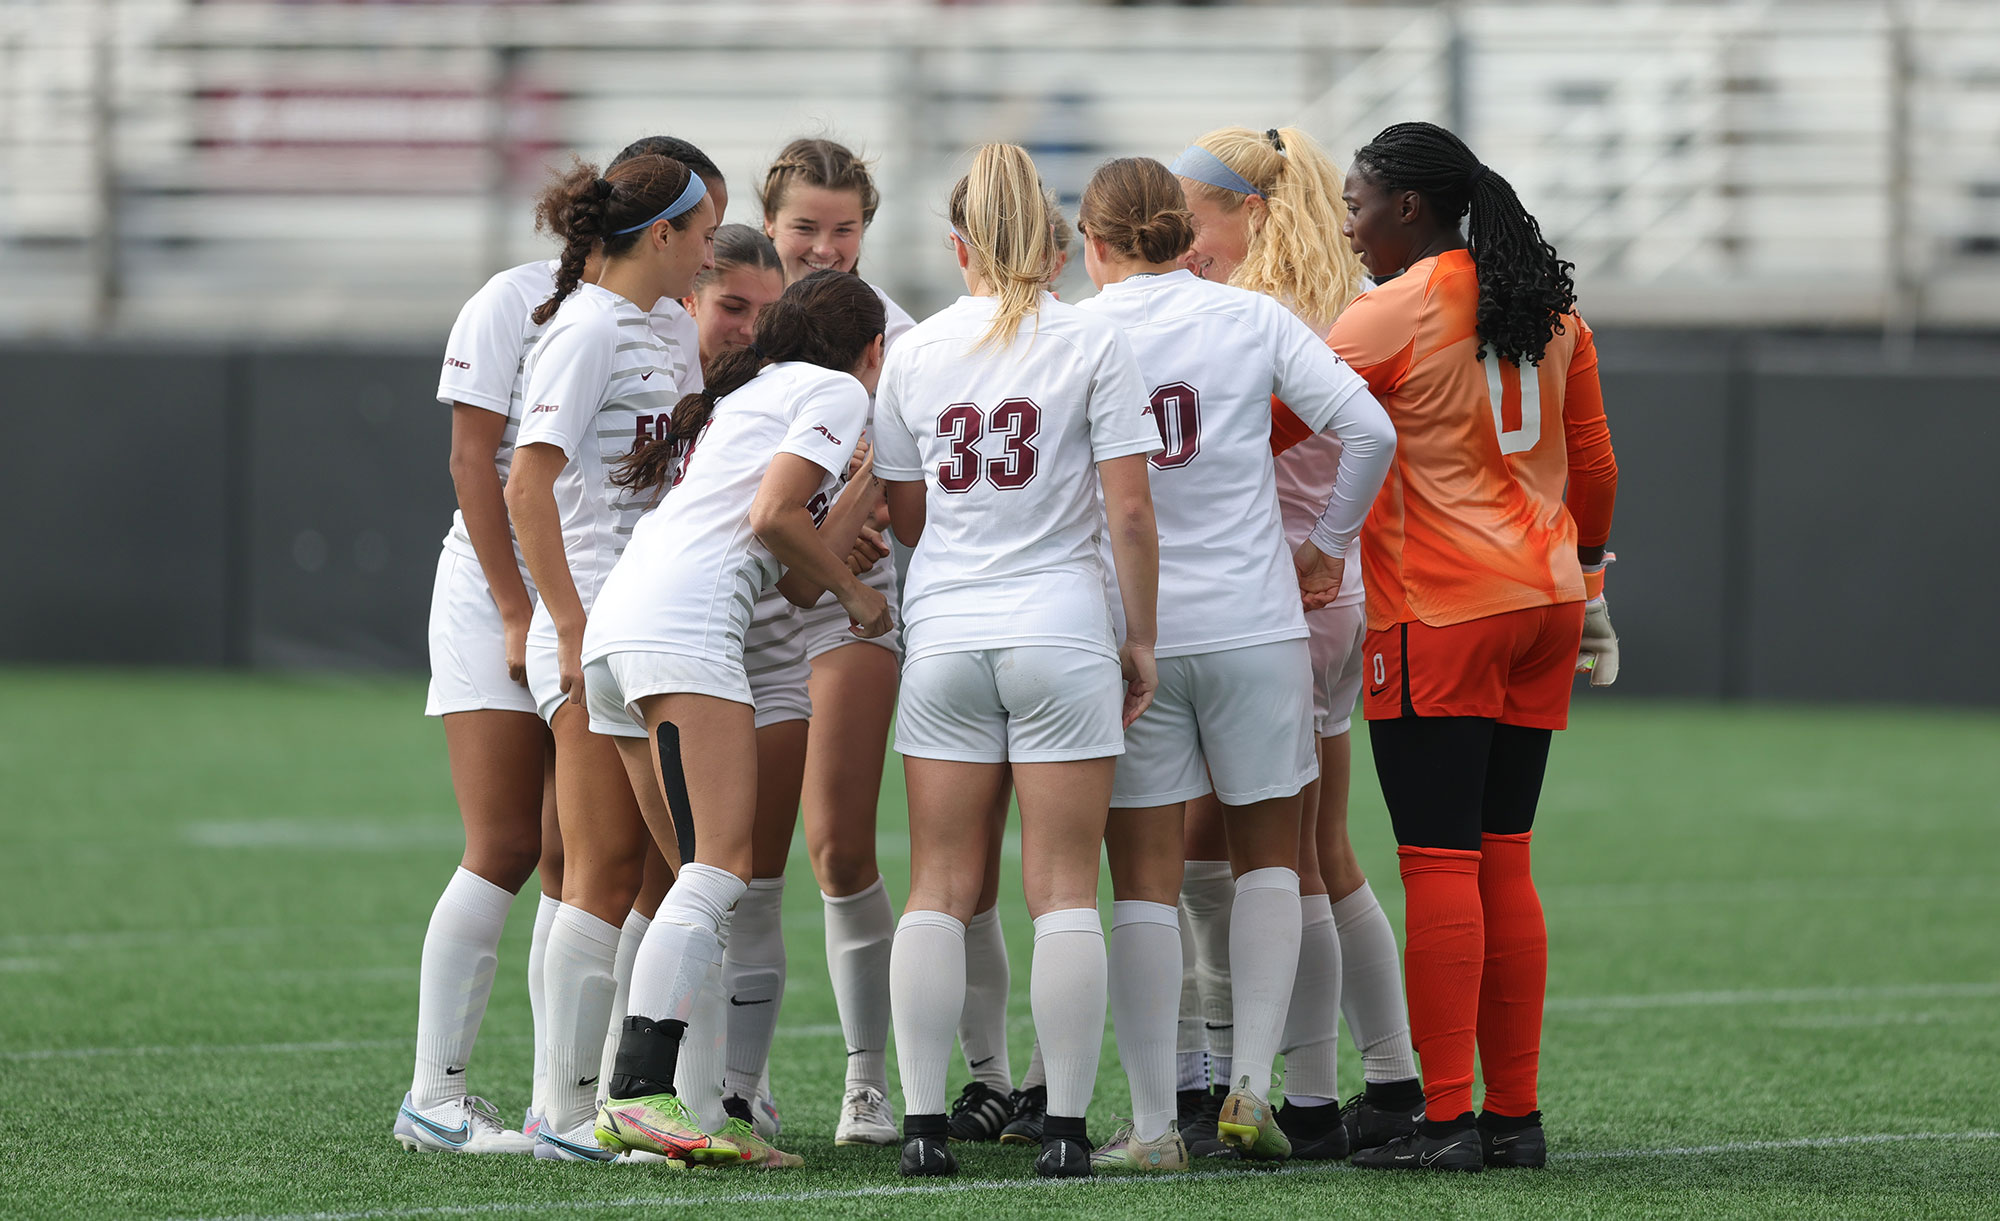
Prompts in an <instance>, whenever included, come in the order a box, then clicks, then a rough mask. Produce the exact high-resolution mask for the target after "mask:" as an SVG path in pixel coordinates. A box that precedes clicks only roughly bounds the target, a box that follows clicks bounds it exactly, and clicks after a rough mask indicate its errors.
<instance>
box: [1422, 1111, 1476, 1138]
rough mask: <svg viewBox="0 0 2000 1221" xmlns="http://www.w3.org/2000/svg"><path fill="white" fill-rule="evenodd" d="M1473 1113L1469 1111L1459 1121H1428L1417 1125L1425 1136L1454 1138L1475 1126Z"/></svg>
mask: <svg viewBox="0 0 2000 1221" xmlns="http://www.w3.org/2000/svg"><path fill="white" fill-rule="evenodd" d="M1473 1123H1474V1121H1473V1118H1472V1112H1471V1111H1467V1112H1466V1113H1465V1114H1463V1115H1460V1116H1459V1117H1458V1118H1457V1119H1445V1120H1436V1119H1426V1120H1424V1122H1422V1123H1420V1124H1418V1125H1417V1131H1419V1132H1421V1133H1423V1134H1424V1135H1425V1136H1453V1135H1456V1134H1457V1133H1460V1132H1463V1131H1464V1130H1465V1129H1467V1128H1470V1127H1472V1126H1473Z"/></svg>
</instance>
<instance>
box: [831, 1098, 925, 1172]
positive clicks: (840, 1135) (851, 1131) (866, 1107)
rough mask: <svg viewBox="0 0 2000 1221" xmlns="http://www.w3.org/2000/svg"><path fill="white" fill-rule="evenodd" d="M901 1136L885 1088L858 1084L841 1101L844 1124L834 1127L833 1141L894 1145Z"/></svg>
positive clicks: (848, 1145) (841, 1121)
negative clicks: (890, 1111) (880, 1088)
mask: <svg viewBox="0 0 2000 1221" xmlns="http://www.w3.org/2000/svg"><path fill="white" fill-rule="evenodd" d="M899 1135H900V1134H899V1133H898V1132H897V1131H896V1117H895V1116H894V1115H892V1114H890V1113H889V1100H888V1099H886V1098H884V1097H882V1091H881V1090H878V1089H876V1088H875V1087H874V1086H872V1085H857V1086H854V1087H853V1088H852V1089H850V1090H848V1091H847V1096H846V1097H844V1098H842V1099H841V1100H840V1123H839V1124H838V1125H837V1126H836V1127H835V1128H834V1130H833V1143H834V1144H835V1145H836V1146H837V1147H839V1148H843V1149H844V1148H848V1147H850V1146H854V1145H881V1146H886V1145H893V1144H895V1143H896V1141H897V1138H898V1137H899ZM954 1164H955V1163H954ZM905 1173H910V1172H908V1171H906V1172H905Z"/></svg>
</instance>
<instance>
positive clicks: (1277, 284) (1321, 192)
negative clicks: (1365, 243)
mask: <svg viewBox="0 0 2000 1221" xmlns="http://www.w3.org/2000/svg"><path fill="white" fill-rule="evenodd" d="M1195 143H1196V144H1197V145H1200V146H1201V147H1202V148H1205V149H1207V150H1208V151H1209V152H1210V153H1213V154H1214V155H1215V156H1216V158H1217V159H1219V160H1220V161H1221V162H1222V163H1223V164H1224V165H1226V166H1228V167H1229V168H1230V169H1231V170H1234V171H1235V172H1236V173H1237V174H1240V175H1242V177H1243V178H1244V179H1246V180H1248V181H1249V183H1250V184H1251V185H1252V186H1254V187H1256V188H1257V193H1258V194H1259V195H1261V196H1263V198H1264V206H1265V209H1266V216H1265V219H1264V224H1263V227H1262V228H1260V229H1257V230H1255V231H1254V232H1252V233H1251V235H1250V248H1249V252H1248V253H1247V254H1246V255H1245V256H1244V259H1243V264H1242V266H1240V267H1238V268H1237V269H1236V274H1235V275H1232V276H1230V277H1229V282H1230V283H1231V284H1234V285H1235V286H1236V287H1238V288H1247V289H1250V290H1251V291H1252V292H1260V293H1265V294H1267V295H1269V296H1272V297H1276V298H1277V299H1279V300H1281V301H1283V302H1284V303H1285V304H1286V305H1288V306H1290V307H1291V309H1292V310H1293V312H1294V313H1297V314H1298V315H1299V316H1300V317H1301V318H1304V319H1306V320H1308V321H1309V322H1311V323H1312V324H1313V325H1314V326H1326V325H1328V324H1330V323H1331V322H1332V321H1333V320H1334V319H1335V318H1337V317H1339V316H1340V313H1341V311H1342V310H1344V309H1346V308H1347V307H1348V305H1349V304H1350V303H1352V302H1353V300H1354V298H1356V297H1357V296H1360V295H1361V278H1362V276H1363V274H1365V273H1364V271H1363V269H1362V266H1361V260H1360V259H1359V258H1358V257H1356V255H1355V253H1354V251H1353V250H1352V249H1351V248H1349V246H1348V244H1347V241H1346V239H1344V238H1343V237H1342V236H1341V232H1340V230H1341V226H1342V225H1344V224H1345V223H1346V221H1347V206H1346V205H1345V204H1343V203H1342V202H1341V201H1340V193H1341V191H1342V189H1343V188H1344V186H1345V182H1344V178H1345V175H1343V174H1342V173H1341V170H1340V167H1339V166H1337V165H1335V164H1334V163H1333V159H1332V158H1331V157H1328V156H1327V155H1326V151H1325V150H1324V149H1322V148H1321V147H1320V146H1319V144H1318V143H1317V142H1315V141H1314V140H1313V138H1312V137H1311V136H1309V135H1307V134H1306V133H1305V132H1303V131H1300V130H1299V129H1298V128H1296V127H1281V128H1277V129H1275V130H1272V131H1266V132H1255V131H1251V130H1250V129H1249V128H1247V127H1223V128H1218V129H1217V130H1215V131H1212V132H1209V133H1208V134H1207V135H1205V136H1203V137H1201V139H1199V140H1196V141H1195ZM1182 182H1183V184H1184V185H1185V186H1186V188H1187V189H1188V190H1190V191H1200V192H1202V193H1203V194H1204V195H1206V196H1207V197H1208V198H1209V199H1212V200H1214V201H1215V202H1216V203H1218V204H1220V205H1221V206H1222V207H1223V208H1224V209H1226V210H1228V211H1232V212H1233V211H1235V210H1236V209H1237V208H1240V207H1242V206H1243V200H1244V196H1243V195H1242V194H1240V193H1238V192H1236V191H1231V190H1227V189H1225V188H1223V187H1217V186H1211V185H1209V184H1207V183H1198V182H1193V181H1191V180H1189V179H1185V178H1183V179H1182Z"/></svg>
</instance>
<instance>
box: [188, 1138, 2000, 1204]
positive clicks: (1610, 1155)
mask: <svg viewBox="0 0 2000 1221" xmlns="http://www.w3.org/2000/svg"><path fill="white" fill-rule="evenodd" d="M1967 1140H2000V1131H1989V1130H1979V1131H1972V1132H1876V1133H1870V1134H1867V1135H1857V1136H1805V1137H1799V1138H1796V1139H1793V1140H1744V1141H1729V1142H1726V1143H1723V1144H1716V1145H1683V1146H1680V1147H1677V1148H1666V1149H1586V1150H1579V1151H1577V1152H1574V1153H1552V1154H1550V1155H1549V1157H1550V1160H1552V1161H1565V1162H1567V1161H1604V1160H1610V1159H1626V1158H1647V1157H1703V1156H1713V1155H1717V1154H1730V1153H1760V1152H1769V1151H1772V1150H1782V1149H1837V1148H1847V1147H1850V1146H1863V1145H1896V1144H1905V1143H1908V1142H1912V1141H1967ZM1345 1172H1354V1167H1353V1166H1350V1165H1348V1164H1347V1163H1345V1162H1331V1163H1322V1164H1317V1165H1312V1166H1297V1165H1294V1166H1284V1167H1280V1168H1278V1169H1274V1170H1197V1171H1193V1172H1190V1173H1187V1174H1165V1175H1158V1176H1153V1177H1119V1178H1117V1179H1114V1180H1113V1181H1114V1182H1116V1183H1117V1184H1118V1185H1119V1186H1121V1187H1142V1186H1143V1187H1170V1186H1180V1185H1185V1184H1188V1183H1193V1182H1202V1181H1205V1180H1210V1179H1238V1178H1267V1177H1269V1176H1271V1175H1279V1174H1282V1175H1315V1174H1332V1173H1345ZM1093 1181H1094V1180H1091V1179H971V1180H965V1181H953V1182H948V1183H885V1184H883V1185H882V1186H880V1187H850V1188H835V1187H828V1188H819V1189H814V1190H809V1191H770V1192H764V1191H736V1192H728V1193H724V1194H707V1193H703V1194H689V1195H676V1196H626V1197H624V1198H622V1199H615V1200H543V1201H536V1202H528V1201H519V1202H513V1201H508V1202H499V1201H496V1202H494V1203H491V1204H442V1205H436V1206H433V1207H429V1208H371V1209H367V1210H364V1211H362V1212H345V1213H337V1212H318V1213H280V1214H272V1213H239V1214H237V1215H235V1216H231V1217H207V1218H202V1219H201V1221H389V1219H392V1218H401V1217H472V1216H491V1215H503V1214H507V1213H530V1212H549V1213H554V1212H596V1211H599V1210H609V1209H620V1208H672V1207H676V1206H679V1205H693V1206H697V1207H713V1206H715V1205H718V1204H804V1203H811V1202H813V1201H817V1200H865V1199H879V1198H882V1197H893V1196H933V1195H957V1194H960V1193H964V1192H977V1191H1089V1190H1091V1188H1090V1187H1088V1186H1086V1184H1089V1183H1091V1182H1093ZM1095 1181H1101V1180H1095Z"/></svg>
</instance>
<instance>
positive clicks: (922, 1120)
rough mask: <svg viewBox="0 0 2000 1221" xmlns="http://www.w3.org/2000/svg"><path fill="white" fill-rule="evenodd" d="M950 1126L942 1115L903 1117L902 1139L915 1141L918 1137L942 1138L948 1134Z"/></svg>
mask: <svg viewBox="0 0 2000 1221" xmlns="http://www.w3.org/2000/svg"><path fill="white" fill-rule="evenodd" d="M950 1131H951V1128H950V1125H949V1124H947V1123H946V1122H945V1117H944V1116H943V1115H905V1116H903V1139H904V1140H915V1139H916V1138H917V1137H919V1136H936V1137H943V1136H944V1135H945V1134H946V1133H948V1132H950Z"/></svg>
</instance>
